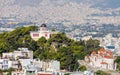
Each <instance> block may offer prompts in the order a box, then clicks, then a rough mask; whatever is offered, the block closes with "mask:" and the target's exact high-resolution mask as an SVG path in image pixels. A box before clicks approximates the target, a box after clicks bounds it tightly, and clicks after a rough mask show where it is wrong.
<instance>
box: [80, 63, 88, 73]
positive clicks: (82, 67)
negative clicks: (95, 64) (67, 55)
mask: <svg viewBox="0 0 120 75" xmlns="http://www.w3.org/2000/svg"><path fill="white" fill-rule="evenodd" d="M78 70H80V71H82V72H84V71H86V70H87V68H86V66H84V65H82V66H80V68H79V69H78Z"/></svg>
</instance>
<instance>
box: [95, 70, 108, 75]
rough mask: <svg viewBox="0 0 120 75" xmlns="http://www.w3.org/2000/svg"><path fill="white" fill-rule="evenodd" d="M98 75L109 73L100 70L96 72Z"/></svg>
mask: <svg viewBox="0 0 120 75" xmlns="http://www.w3.org/2000/svg"><path fill="white" fill-rule="evenodd" d="M96 74H97V75H109V74H108V73H106V72H104V71H101V70H98V71H97V72H96Z"/></svg>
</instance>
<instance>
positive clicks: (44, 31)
mask: <svg viewBox="0 0 120 75" xmlns="http://www.w3.org/2000/svg"><path fill="white" fill-rule="evenodd" d="M30 36H31V38H32V39H33V40H35V41H37V40H38V39H39V38H41V37H45V38H46V39H49V38H50V37H51V32H50V31H48V30H47V26H46V25H45V24H42V25H41V27H40V29H39V31H36V32H35V31H34V32H32V31H31V32H30Z"/></svg>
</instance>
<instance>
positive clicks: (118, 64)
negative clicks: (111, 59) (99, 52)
mask: <svg viewBox="0 0 120 75" xmlns="http://www.w3.org/2000/svg"><path fill="white" fill-rule="evenodd" d="M115 62H116V63H117V69H118V71H120V56H117V58H116V60H115Z"/></svg>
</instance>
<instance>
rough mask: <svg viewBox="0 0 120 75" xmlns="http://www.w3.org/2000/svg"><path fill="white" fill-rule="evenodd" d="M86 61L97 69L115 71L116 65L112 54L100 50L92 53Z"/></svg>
mask: <svg viewBox="0 0 120 75" xmlns="http://www.w3.org/2000/svg"><path fill="white" fill-rule="evenodd" d="M86 61H89V62H90V65H91V66H93V67H98V68H101V69H106V70H116V66H117V63H115V57H114V54H113V53H112V52H110V51H106V50H105V49H104V48H101V49H100V50H99V51H98V54H97V53H96V52H92V53H91V55H90V56H89V57H86Z"/></svg>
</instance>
